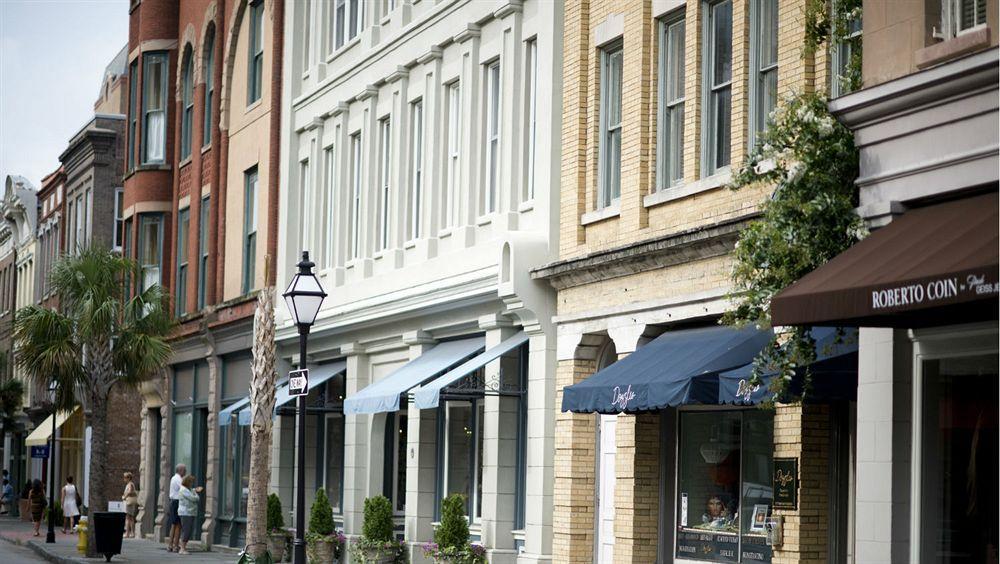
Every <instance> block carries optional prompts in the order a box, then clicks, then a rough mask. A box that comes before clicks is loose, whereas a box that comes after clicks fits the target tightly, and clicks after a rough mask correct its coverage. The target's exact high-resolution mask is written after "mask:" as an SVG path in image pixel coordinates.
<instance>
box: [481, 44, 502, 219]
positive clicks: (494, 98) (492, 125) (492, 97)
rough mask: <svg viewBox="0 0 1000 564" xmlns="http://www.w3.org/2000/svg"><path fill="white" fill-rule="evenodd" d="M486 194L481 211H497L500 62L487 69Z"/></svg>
mask: <svg viewBox="0 0 1000 564" xmlns="http://www.w3.org/2000/svg"><path fill="white" fill-rule="evenodd" d="M486 96H487V97H486V112H487V115H486V142H487V155H486V159H487V165H486V167H487V168H486V174H487V178H486V194H485V196H486V197H485V198H483V203H482V205H481V211H482V212H483V213H493V212H494V211H496V206H497V198H498V192H499V190H500V162H499V161H500V61H497V62H494V63H490V64H489V65H488V66H487V67H486Z"/></svg>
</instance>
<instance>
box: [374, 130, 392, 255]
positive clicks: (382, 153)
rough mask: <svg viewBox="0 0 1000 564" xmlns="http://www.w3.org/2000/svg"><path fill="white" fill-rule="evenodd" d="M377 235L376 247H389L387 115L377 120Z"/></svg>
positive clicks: (389, 164) (389, 142)
mask: <svg viewBox="0 0 1000 564" xmlns="http://www.w3.org/2000/svg"><path fill="white" fill-rule="evenodd" d="M378 131H379V134H378V135H379V136H378V139H379V143H378V179H379V180H378V185H379V193H378V216H377V218H376V220H377V222H378V237H377V238H376V249H375V250H377V251H382V250H384V249H387V248H388V247H389V209H390V208H391V205H392V199H391V197H392V193H391V188H390V178H392V123H391V122H390V121H389V118H388V117H385V118H382V119H381V120H379V122H378Z"/></svg>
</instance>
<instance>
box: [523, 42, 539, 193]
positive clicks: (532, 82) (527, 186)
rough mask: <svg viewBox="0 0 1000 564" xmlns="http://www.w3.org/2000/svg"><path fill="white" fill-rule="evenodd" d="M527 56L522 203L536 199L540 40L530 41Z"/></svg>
mask: <svg viewBox="0 0 1000 564" xmlns="http://www.w3.org/2000/svg"><path fill="white" fill-rule="evenodd" d="M524 47H525V49H524V54H525V59H526V60H525V64H524V68H525V75H526V76H525V92H526V94H527V96H528V103H527V104H526V105H527V107H528V127H527V128H526V132H525V134H526V135H527V137H528V139H527V143H525V145H526V146H527V151H528V154H527V158H526V159H525V163H526V167H525V174H526V176H527V178H525V180H524V183H523V185H524V193H523V194H522V195H521V200H522V201H525V202H526V201H529V200H532V199H534V198H535V138H536V136H537V125H536V124H537V119H536V118H537V113H538V112H537V109H536V108H537V102H538V100H537V98H538V40H537V39H535V38H532V39H529V40H528V41H527V42H526V43H525V45H524Z"/></svg>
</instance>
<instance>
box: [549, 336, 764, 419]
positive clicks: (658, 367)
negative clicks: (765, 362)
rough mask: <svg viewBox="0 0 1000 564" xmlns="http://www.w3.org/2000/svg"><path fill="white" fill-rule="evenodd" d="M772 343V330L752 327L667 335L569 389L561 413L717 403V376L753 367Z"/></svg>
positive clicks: (609, 411)
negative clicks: (764, 349) (753, 363)
mask: <svg viewBox="0 0 1000 564" xmlns="http://www.w3.org/2000/svg"><path fill="white" fill-rule="evenodd" d="M770 339H771V332H770V331H760V330H758V329H754V328H752V327H747V328H743V329H734V328H732V327H723V326H712V327H701V328H697V329H683V330H678V331H668V332H666V333H664V334H662V335H660V336H659V337H657V338H656V339H654V340H653V341H651V342H649V343H648V344H646V345H645V346H643V347H640V348H639V349H638V350H636V351H635V352H634V353H632V354H630V355H628V356H627V357H625V358H623V359H622V360H619V361H618V362H616V363H614V364H612V365H610V366H608V367H607V368H605V369H603V370H601V371H599V372H597V373H596V374H594V375H593V376H591V377H590V378H588V379H586V380H584V381H583V382H580V383H578V384H574V385H572V386H567V387H566V388H564V389H563V402H562V410H563V411H574V412H578V413H609V414H611V413H623V412H628V413H632V412H639V411H655V410H659V409H663V408H665V407H668V406H678V405H684V404H688V403H716V401H717V397H718V386H719V379H718V374H719V373H720V372H723V371H726V370H732V369H734V368H737V367H740V366H744V365H746V364H749V363H750V362H751V361H753V359H754V357H755V356H757V353H759V352H760V350H761V349H762V348H763V347H764V346H765V345H766V344H767V343H768V342H769V341H770ZM699 398H708V401H707V402H706V401H704V399H699Z"/></svg>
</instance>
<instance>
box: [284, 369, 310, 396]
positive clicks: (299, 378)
mask: <svg viewBox="0 0 1000 564" xmlns="http://www.w3.org/2000/svg"><path fill="white" fill-rule="evenodd" d="M308 393H309V369H308V368H303V369H302V370H292V371H291V372H289V373H288V395H289V397H293V398H294V397H298V396H304V395H306V394H308Z"/></svg>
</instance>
